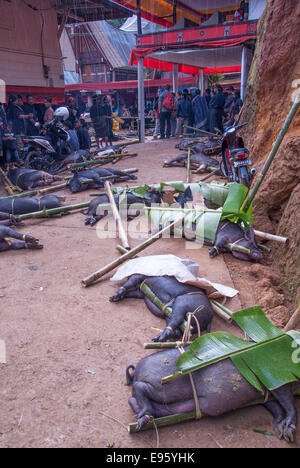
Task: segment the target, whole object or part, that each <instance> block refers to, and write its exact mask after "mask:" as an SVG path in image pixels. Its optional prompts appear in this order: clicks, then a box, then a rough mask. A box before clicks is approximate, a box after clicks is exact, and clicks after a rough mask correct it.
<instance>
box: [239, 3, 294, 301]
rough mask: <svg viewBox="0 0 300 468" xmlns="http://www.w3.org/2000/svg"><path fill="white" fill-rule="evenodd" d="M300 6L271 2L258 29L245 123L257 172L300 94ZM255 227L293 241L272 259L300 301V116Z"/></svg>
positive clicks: (257, 207) (260, 201)
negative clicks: (294, 100) (297, 94)
mask: <svg viewBox="0 0 300 468" xmlns="http://www.w3.org/2000/svg"><path fill="white" fill-rule="evenodd" d="M299 24H300V2H299V1H298V0H269V1H268V3H267V8H266V10H265V13H264V15H263V17H262V18H261V20H260V24H259V39H258V42H257V47H256V52H255V56H254V60H253V63H252V67H251V71H250V76H249V82H248V88H247V95H246V100H245V106H244V111H243V116H242V121H247V120H248V121H249V122H250V125H249V126H248V127H247V128H246V130H245V131H244V135H243V136H244V138H245V140H246V142H247V146H248V148H249V149H250V150H251V153H252V159H253V161H254V165H256V166H258V172H260V169H261V168H262V165H263V163H264V161H265V159H266V158H267V156H268V154H269V151H270V149H271V147H272V145H273V143H274V141H275V139H276V137H277V135H278V133H279V131H280V129H281V127H282V125H283V123H284V121H285V118H286V116H287V114H288V112H289V110H290V107H291V105H292V103H293V99H295V96H296V93H297V91H298V92H299V91H300V54H299V50H300V33H299ZM254 214H255V226H256V227H257V229H260V230H264V231H266V232H272V233H277V234H278V235H283V236H287V237H289V239H290V244H289V246H288V247H287V248H286V247H283V246H281V245H279V244H276V245H273V246H272V247H273V251H274V258H275V261H276V262H277V263H278V265H279V267H280V270H281V272H282V273H283V274H284V275H285V276H286V280H287V284H288V285H289V288H290V290H291V291H292V292H293V293H295V296H296V293H297V292H298V300H300V287H299V286H300V234H299V231H300V230H299V226H300V112H299V111H298V113H297V115H296V117H295V119H294V121H293V123H292V125H291V127H290V129H289V131H288V134H287V135H286V137H285V139H284V142H283V144H282V145H281V148H280V150H279V152H278V153H277V155H276V157H275V160H274V161H273V163H272V166H271V168H270V170H269V172H268V175H267V177H266V179H265V180H264V182H263V185H262V187H261V189H260V191H259V193H258V195H257V197H256V199H255V202H254Z"/></svg>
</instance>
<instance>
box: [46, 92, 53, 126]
mask: <svg viewBox="0 0 300 468" xmlns="http://www.w3.org/2000/svg"><path fill="white" fill-rule="evenodd" d="M44 105H45V108H46V110H45V114H44V124H49V123H50V122H52V120H53V119H54V110H53V108H52V99H51V98H50V97H46V98H45V102H44Z"/></svg>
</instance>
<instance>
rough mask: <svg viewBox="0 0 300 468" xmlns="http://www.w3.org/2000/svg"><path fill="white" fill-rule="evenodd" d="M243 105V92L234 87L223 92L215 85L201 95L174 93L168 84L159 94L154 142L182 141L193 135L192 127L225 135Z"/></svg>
mask: <svg viewBox="0 0 300 468" xmlns="http://www.w3.org/2000/svg"><path fill="white" fill-rule="evenodd" d="M242 105H243V101H242V100H241V97H240V91H239V90H238V89H234V88H233V87H232V86H230V87H229V88H226V91H225V92H223V87H222V86H221V85H219V84H216V85H214V86H213V87H212V88H207V89H206V91H205V95H204V96H202V95H201V91H200V90H199V89H197V90H196V91H195V92H194V93H190V92H189V91H188V89H184V90H183V91H178V92H177V93H176V94H175V93H172V92H171V87H170V85H166V86H165V88H164V89H159V90H158V92H157V100H156V103H155V111H156V125H155V131H154V139H157V138H158V136H159V135H160V139H165V138H170V137H176V138H179V137H182V136H183V135H184V134H188V133H190V131H192V128H197V129H199V130H205V131H209V132H211V133H216V131H220V132H221V133H223V131H224V127H226V126H230V125H232V124H233V122H234V119H235V117H236V115H237V114H239V112H240V110H241V108H242ZM186 127H190V129H189V128H186Z"/></svg>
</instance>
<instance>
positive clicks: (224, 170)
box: [220, 158, 228, 179]
mask: <svg viewBox="0 0 300 468" xmlns="http://www.w3.org/2000/svg"><path fill="white" fill-rule="evenodd" d="M220 171H221V174H222V176H223V177H226V179H228V173H227V172H226V168H225V164H224V160H223V158H222V159H221V162H220Z"/></svg>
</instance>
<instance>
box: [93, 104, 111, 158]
mask: <svg viewBox="0 0 300 468" xmlns="http://www.w3.org/2000/svg"><path fill="white" fill-rule="evenodd" d="M90 116H91V119H92V122H93V127H94V129H95V134H96V142H97V146H98V149H100V147H101V148H102V144H103V140H107V126H106V119H105V109H104V106H102V105H101V104H100V102H99V100H98V96H97V95H94V96H93V105H92V107H91V108H90Z"/></svg>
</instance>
